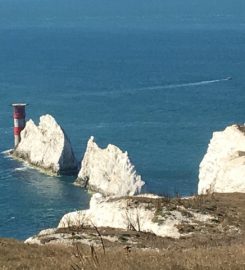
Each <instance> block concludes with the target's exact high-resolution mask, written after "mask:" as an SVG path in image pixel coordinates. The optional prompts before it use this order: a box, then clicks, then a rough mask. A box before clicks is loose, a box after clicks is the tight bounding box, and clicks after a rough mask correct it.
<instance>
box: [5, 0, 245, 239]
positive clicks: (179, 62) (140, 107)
mask: <svg viewBox="0 0 245 270" xmlns="http://www.w3.org/2000/svg"><path fill="white" fill-rule="evenodd" d="M6 2H7V1H0V7H1V8H0V15H1V16H0V94H1V99H0V104H1V112H0V136H1V139H0V151H4V150H6V149H9V148H11V147H12V145H13V135H12V125H13V123H12V122H13V121H12V109H11V107H10V106H9V105H10V104H11V103H13V102H27V103H29V106H28V108H27V118H32V119H33V120H34V121H35V122H38V119H39V116H40V115H42V114H46V113H49V114H52V115H53V116H54V117H55V118H56V119H57V121H58V122H59V123H60V124H61V125H62V126H63V128H64V129H65V130H66V133H67V134H68V136H69V137H70V140H71V142H72V145H73V148H74V151H75V154H76V156H77V158H78V159H81V158H82V155H83V153H84V150H85V147H86V143H87V140H88V138H89V137H90V136H91V135H93V136H95V139H96V141H97V143H98V144H99V145H100V146H103V147H104V146H106V145H107V144H108V143H112V144H115V145H117V146H119V147H120V148H121V149H123V150H127V151H128V153H129V156H130V157H131V160H132V161H133V163H134V164H135V166H136V169H137V171H138V173H139V174H141V175H142V178H143V179H144V180H145V181H146V187H145V191H147V192H154V193H158V194H174V193H176V192H178V193H180V194H182V195H187V194H192V193H195V192H196V190H197V183H198V166H199V163H200V161H201V159H202V157H203V155H204V154H205V151H206V149H207V145H208V142H209V140H210V137H211V135H212V132H213V131H215V130H222V129H224V128H225V126H227V125H230V124H232V123H244V115H245V109H244V100H245V91H244V89H245V80H244V70H245V46H244V43H245V30H244V29H245V28H244V26H245V21H244V16H243V11H244V5H243V2H240V3H239V1H237V2H236V4H232V5H231V4H229V3H228V2H227V3H226V2H223V5H221V6H219V7H217V6H215V5H214V4H211V3H209V4H205V3H202V4H201V6H199V5H195V4H194V3H192V2H191V1H189V2H188V1H187V3H186V5H183V4H180V3H178V4H176V3H177V1H172V2H171V3H173V2H176V3H175V4H176V5H174V4H171V3H170V2H168V1H167V2H166V3H165V4H166V6H164V4H161V2H160V1H155V2H154V1H153V2H152V3H151V4H148V5H147V4H142V5H140V6H139V9H137V8H136V4H137V1H132V2H130V3H131V4H130V3H128V5H126V4H125V5H123V4H121V5H117V4H113V2H112V1H105V0H103V1H102V2H100V4H99V3H97V1H93V3H94V5H95V6H96V5H98V6H96V7H98V8H97V9H93V5H92V4H91V3H90V4H89V3H87V2H86V3H85V2H83V1H81V2H80V3H79V2H77V1H75V0H73V1H71V2H70V5H68V6H66V3H65V1H61V2H60V3H61V6H59V8H58V9H55V1H54V0H53V1H43V2H41V1H40V2H39V1H35V3H34V1H33V2H32V1H31V0H25V1H23V2H22V5H20V1H11V4H10V3H6ZM105 2H106V3H107V6H103V5H102V4H101V3H105ZM218 2H219V1H218ZM50 3H53V5H52V4H50ZM138 4H139V2H138ZM27 5H28V8H27ZM82 5H84V8H82ZM130 5H133V6H130ZM188 5H189V6H188ZM106 7H107V8H106ZM227 77H232V80H227ZM0 170H1V173H0V209H1V210H0V236H2V237H3V236H4V237H15V238H19V239H24V238H26V237H28V236H30V235H32V234H35V233H37V232H38V231H39V230H41V229H43V228H47V227H54V226H57V224H58V221H59V219H60V218H61V217H62V216H63V214H64V213H66V212H69V211H73V210H75V209H84V208H86V207H87V206H88V201H89V197H90V195H88V194H87V192H86V191H84V190H82V189H80V188H77V187H75V186H73V185H72V182H73V181H74V178H75V177H48V176H45V175H44V174H41V173H39V172H37V171H35V170H32V169H29V168H26V167H24V166H23V164H21V163H19V162H17V161H14V160H11V159H9V158H6V156H5V155H4V154H1V155H0Z"/></svg>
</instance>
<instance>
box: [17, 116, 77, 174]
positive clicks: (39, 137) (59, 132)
mask: <svg viewBox="0 0 245 270" xmlns="http://www.w3.org/2000/svg"><path fill="white" fill-rule="evenodd" d="M13 156H15V157H17V158H21V159H23V160H25V161H28V162H29V163H30V164H31V165H34V166H37V167H39V168H41V169H43V170H46V171H48V172H50V173H53V174H71V173H74V172H76V171H77V161H76V159H75V156H74V154H73V150H72V147H71V144H70V141H69V139H68V138H67V136H66V135H65V133H64V131H63V129H62V128H61V127H60V126H59V125H58V124H57V122H56V121H55V119H54V118H53V117H52V116H51V115H44V116H41V117H40V123H39V125H38V126H36V125H35V123H34V122H33V121H32V120H29V121H28V122H27V123H26V126H25V128H24V130H22V132H21V142H20V143H19V144H18V146H17V147H16V148H15V149H14V150H13Z"/></svg>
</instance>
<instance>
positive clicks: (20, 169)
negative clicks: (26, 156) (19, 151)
mask: <svg viewBox="0 0 245 270" xmlns="http://www.w3.org/2000/svg"><path fill="white" fill-rule="evenodd" d="M27 169H28V168H27V167H19V168H15V169H14V170H15V171H26V170H27Z"/></svg>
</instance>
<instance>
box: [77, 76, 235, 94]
mask: <svg viewBox="0 0 245 270" xmlns="http://www.w3.org/2000/svg"><path fill="white" fill-rule="evenodd" d="M229 80H231V77H226V78H222V79H215V80H206V81H199V82H188V83H179V84H167V85H155V86H147V87H140V88H133V89H124V90H123V89H121V90H118V91H115V90H113V91H112V90H110V91H96V92H94V91H91V92H88V91H86V92H82V93H80V94H82V95H85V96H110V95H123V94H137V93H140V92H141V91H155V90H163V89H176V88H184V87H193V86H202V85H208V84H213V83H220V82H225V81H229Z"/></svg>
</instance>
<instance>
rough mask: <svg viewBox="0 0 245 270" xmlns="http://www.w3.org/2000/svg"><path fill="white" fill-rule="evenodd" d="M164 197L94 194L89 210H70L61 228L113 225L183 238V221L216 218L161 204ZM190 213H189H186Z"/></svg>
mask: <svg viewBox="0 0 245 270" xmlns="http://www.w3.org/2000/svg"><path fill="white" fill-rule="evenodd" d="M158 200H160V197H154V196H153V197H151V196H148V195H146V196H144V195H140V196H132V197H130V196H129V197H104V196H102V195H101V194H99V193H96V194H94V195H93V196H92V198H91V201H90V208H89V209H88V210H82V211H76V212H72V213H68V214H66V215H64V216H63V218H62V219H61V221H60V223H59V225H58V228H67V227H82V226H91V227H94V226H96V227H112V228H120V229H124V230H136V231H141V232H150V233H154V234H156V235H158V236H162V237H172V238H179V237H180V236H181V232H180V231H179V229H178V227H179V225H181V224H194V223H195V222H197V221H199V222H202V223H208V222H210V221H211V220H212V219H213V217H211V216H209V215H204V214H200V213H197V212H194V211H192V210H190V209H185V208H184V207H183V206H176V208H173V207H172V208H171V209H170V208H168V207H167V206H166V207H160V208H159V207H158V205H159V203H158ZM187 212H188V215H187V214H186V213H187Z"/></svg>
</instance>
